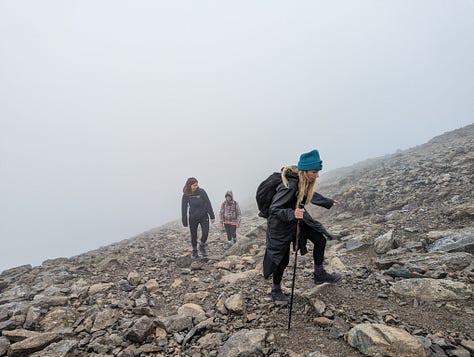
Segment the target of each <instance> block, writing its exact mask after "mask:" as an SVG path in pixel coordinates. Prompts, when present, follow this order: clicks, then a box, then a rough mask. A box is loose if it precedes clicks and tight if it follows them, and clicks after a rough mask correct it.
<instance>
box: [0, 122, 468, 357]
mask: <svg viewBox="0 0 474 357" xmlns="http://www.w3.org/2000/svg"><path fill="white" fill-rule="evenodd" d="M440 148H443V150H441V149H440ZM473 153H474V125H470V126H468V127H465V128H462V129H459V130H457V131H454V132H450V133H446V134H444V135H442V136H440V137H437V138H434V139H433V140H431V141H430V142H428V143H426V144H424V145H422V146H419V147H416V148H413V149H410V150H407V151H404V152H399V153H396V154H394V155H389V156H387V157H384V158H379V159H376V160H370V161H368V162H365V163H361V164H359V165H357V166H355V167H352V168H347V169H344V170H340V171H339V172H332V173H328V175H327V177H323V178H322V179H324V180H322V181H321V183H320V185H318V188H317V190H318V191H319V192H321V193H322V194H324V195H325V196H328V197H334V198H337V199H338V200H340V201H341V205H340V206H339V207H337V208H333V209H331V210H329V211H326V210H324V209H322V208H311V209H310V210H311V213H312V214H313V215H314V216H315V217H317V218H318V219H319V220H320V221H321V222H322V223H323V224H324V225H325V226H326V227H327V228H328V230H329V231H330V232H331V233H333V234H334V236H335V237H336V239H335V240H333V241H330V242H329V244H328V247H327V254H326V267H327V269H328V270H330V271H337V272H339V273H341V274H343V276H344V277H343V279H342V280H341V281H340V282H338V283H337V284H332V285H329V284H325V285H320V286H315V285H314V283H313V281H312V254H311V249H312V245H311V244H308V248H309V249H310V252H309V253H308V254H307V255H304V256H300V255H299V256H298V265H297V266H298V267H297V273H296V284H295V300H294V305H293V311H292V321H291V322H292V323H291V330H289V331H288V328H287V325H288V307H287V306H280V305H277V304H275V303H273V302H272V301H271V299H270V281H266V280H264V279H263V277H262V274H261V267H262V259H263V253H264V249H265V229H266V224H265V221H264V220H263V219H262V218H259V217H257V214H256V209H254V208H252V207H250V208H248V209H247V210H246V212H244V213H245V214H244V217H243V219H242V225H241V227H240V228H239V230H238V240H237V243H236V244H235V245H234V246H233V247H232V248H230V249H229V250H226V249H225V240H226V239H225V232H223V231H221V230H220V229H219V227H218V225H213V226H211V231H210V236H209V240H208V251H209V256H208V258H207V259H195V260H193V259H192V258H191V250H190V244H189V232H188V230H187V229H186V228H183V227H182V226H181V225H180V224H179V223H178V222H171V223H169V224H166V225H164V226H162V227H159V228H155V229H152V230H150V231H147V232H144V233H142V234H140V235H138V236H137V237H134V238H131V239H128V240H124V241H121V242H118V243H115V244H112V245H110V246H107V247H102V248H99V249H97V250H94V251H91V252H87V253H84V254H81V255H78V256H75V257H71V258H58V259H53V260H48V261H45V262H44V263H43V264H42V265H41V266H38V267H31V266H29V265H28V266H20V267H16V268H13V269H9V270H6V271H4V272H2V273H1V274H0V331H1V336H0V356H7V355H8V356H122V357H125V356H272V357H284V356H288V357H297V356H305V357H306V356H308V357H309V356H314V357H317V356H320V357H322V356H328V357H329V356H364V355H368V356H436V357H442V356H458V357H464V356H466V357H467V356H472V355H474V303H473V302H474V290H473V286H474V285H473V283H474V258H473V252H474V219H473V217H474V197H473V191H474V189H473V188H474V154H473ZM293 257H294V255H293V256H292V259H291V260H290V266H289V267H288V269H287V271H286V273H285V276H284V279H283V284H284V290H285V291H286V292H288V293H289V292H290V290H291V281H292V272H293V268H292V267H293Z"/></svg>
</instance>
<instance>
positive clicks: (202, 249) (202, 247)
mask: <svg viewBox="0 0 474 357" xmlns="http://www.w3.org/2000/svg"><path fill="white" fill-rule="evenodd" d="M199 251H200V252H201V254H202V256H203V257H207V251H206V244H205V243H202V242H201V243H199Z"/></svg>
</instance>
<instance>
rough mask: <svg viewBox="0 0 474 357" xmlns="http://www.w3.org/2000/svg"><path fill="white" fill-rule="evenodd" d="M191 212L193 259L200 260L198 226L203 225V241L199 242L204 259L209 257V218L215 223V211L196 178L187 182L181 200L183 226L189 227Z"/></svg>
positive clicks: (190, 228)
mask: <svg viewBox="0 0 474 357" xmlns="http://www.w3.org/2000/svg"><path fill="white" fill-rule="evenodd" d="M188 208H189V209H188ZM188 211H189V230H190V232H191V245H192V247H193V258H199V254H198V250H197V233H198V226H199V225H201V231H202V236H201V241H200V242H199V250H200V251H201V254H202V256H203V257H206V256H207V251H206V241H207V236H208V235H209V218H210V219H211V223H214V219H215V216H214V211H213V209H212V205H211V202H210V201H209V197H208V196H207V193H206V191H204V190H203V189H202V188H200V187H199V185H198V180H197V179H196V178H195V177H190V178H188V179H187V180H186V184H185V185H184V188H183V197H182V199H181V219H182V222H183V226H185V227H187V226H188Z"/></svg>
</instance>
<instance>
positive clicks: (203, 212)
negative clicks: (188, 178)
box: [181, 188, 215, 227]
mask: <svg viewBox="0 0 474 357" xmlns="http://www.w3.org/2000/svg"><path fill="white" fill-rule="evenodd" d="M188 207H189V221H197V220H200V219H201V218H203V217H204V216H207V215H209V217H210V218H211V219H214V218H215V216H214V210H213V209H212V205H211V201H209V197H208V196H207V193H206V191H204V190H203V189H202V188H198V189H197V190H196V191H195V192H193V193H192V194H191V195H189V196H188V195H183V197H182V199H181V220H182V222H183V226H185V227H187V226H188Z"/></svg>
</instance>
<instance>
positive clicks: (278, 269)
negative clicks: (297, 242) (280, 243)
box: [272, 247, 290, 285]
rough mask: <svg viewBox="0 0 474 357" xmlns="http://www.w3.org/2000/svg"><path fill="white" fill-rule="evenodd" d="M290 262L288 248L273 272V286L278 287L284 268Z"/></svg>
mask: <svg viewBox="0 0 474 357" xmlns="http://www.w3.org/2000/svg"><path fill="white" fill-rule="evenodd" d="M289 262H290V247H288V250H287V251H286V254H285V255H284V256H283V259H282V260H281V262H280V264H278V265H277V266H276V268H275V270H274V271H273V278H272V279H273V284H275V285H280V283H281V280H282V278H283V273H284V272H285V269H286V267H287V266H288V263H289Z"/></svg>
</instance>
